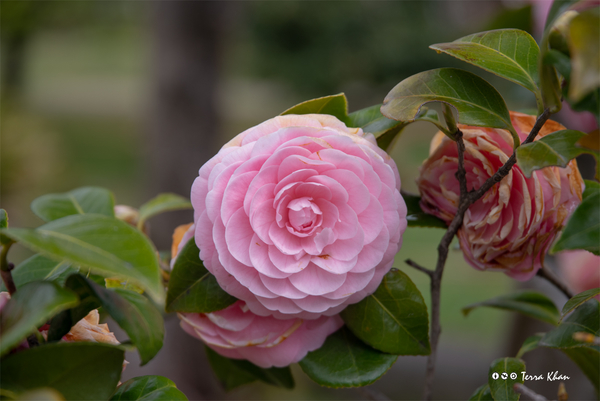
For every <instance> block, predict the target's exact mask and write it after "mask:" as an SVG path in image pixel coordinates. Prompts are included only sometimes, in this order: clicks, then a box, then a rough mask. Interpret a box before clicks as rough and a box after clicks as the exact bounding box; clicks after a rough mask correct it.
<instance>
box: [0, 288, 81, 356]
mask: <svg viewBox="0 0 600 401" xmlns="http://www.w3.org/2000/svg"><path fill="white" fill-rule="evenodd" d="M78 302H79V300H78V299H77V296H75V294H74V293H72V292H71V291H69V290H65V289H64V288H60V287H59V286H58V285H56V284H54V283H50V282H44V281H35V282H32V283H29V284H26V285H24V286H22V287H21V288H19V290H18V291H17V292H15V293H14V294H13V295H12V298H11V299H10V300H9V301H8V302H7V304H6V305H5V306H4V308H3V310H2V313H1V314H0V322H1V323H2V324H1V325H0V338H1V341H0V355H4V354H6V353H7V352H8V351H10V350H11V349H12V348H13V347H15V346H16V345H18V344H19V343H20V342H21V341H22V340H23V339H25V338H26V337H27V336H28V335H29V334H31V333H33V332H34V331H35V330H36V329H37V328H38V327H39V326H41V325H43V324H44V323H46V321H47V320H48V319H50V318H51V317H52V316H54V315H55V314H57V313H59V312H60V311H63V310H65V309H67V308H70V307H72V306H75V305H77V303H78Z"/></svg>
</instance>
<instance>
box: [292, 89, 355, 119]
mask: <svg viewBox="0 0 600 401" xmlns="http://www.w3.org/2000/svg"><path fill="white" fill-rule="evenodd" d="M286 114H330V115H332V116H334V117H337V118H338V120H340V121H342V122H344V123H349V122H350V119H349V118H348V100H347V99H346V95H344V94H343V93H338V94H337V95H332V96H324V97H319V98H316V99H312V100H307V101H306V102H302V103H300V104H297V105H295V106H293V107H290V108H289V109H287V110H286V111H284V112H283V113H281V115H282V116H284V115H286Z"/></svg>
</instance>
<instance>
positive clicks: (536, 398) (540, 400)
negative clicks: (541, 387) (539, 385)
mask: <svg viewBox="0 0 600 401" xmlns="http://www.w3.org/2000/svg"><path fill="white" fill-rule="evenodd" d="M513 389H514V390H515V391H516V392H517V393H521V394H523V395H526V396H527V397H529V398H531V399H532V400H533V401H548V399H547V398H546V397H544V396H542V395H539V394H538V393H536V392H535V391H533V390H531V389H530V388H528V387H526V386H525V385H524V384H521V383H515V385H514V386H513Z"/></svg>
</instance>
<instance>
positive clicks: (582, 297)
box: [562, 288, 600, 316]
mask: <svg viewBox="0 0 600 401" xmlns="http://www.w3.org/2000/svg"><path fill="white" fill-rule="evenodd" d="M598 294H600V288H592V289H591V290H587V291H583V292H580V293H579V294H577V295H575V296H574V297H573V298H571V299H569V300H568V301H567V303H566V304H565V306H563V309H562V314H563V316H565V315H566V314H567V313H569V312H571V311H572V310H573V309H575V308H577V307H578V306H581V305H582V304H583V303H584V302H587V301H588V300H590V299H592V298H594V297H595V296H596V295H598Z"/></svg>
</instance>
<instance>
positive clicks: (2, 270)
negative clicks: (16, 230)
mask: <svg viewBox="0 0 600 401" xmlns="http://www.w3.org/2000/svg"><path fill="white" fill-rule="evenodd" d="M12 244H14V242H12V241H10V242H8V243H6V244H4V245H2V251H0V276H1V277H2V281H3V282H4V285H5V286H6V289H7V290H8V293H9V294H10V295H12V294H14V293H15V292H16V291H17V287H16V286H15V282H14V281H13V278H12V274H11V272H10V271H11V270H12V269H14V268H15V265H14V264H12V263H8V260H7V255H8V250H9V249H10V247H11V246H12Z"/></svg>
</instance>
